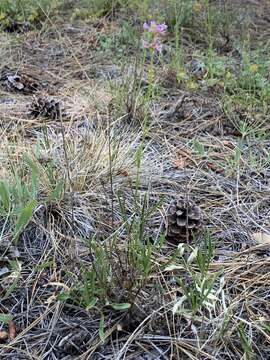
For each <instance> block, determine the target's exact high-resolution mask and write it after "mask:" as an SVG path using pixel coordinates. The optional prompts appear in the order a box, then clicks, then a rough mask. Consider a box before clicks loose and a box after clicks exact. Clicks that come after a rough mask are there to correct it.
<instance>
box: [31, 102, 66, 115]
mask: <svg viewBox="0 0 270 360" xmlns="http://www.w3.org/2000/svg"><path fill="white" fill-rule="evenodd" d="M30 112H31V115H32V116H33V117H35V118H36V117H38V116H44V117H47V118H50V119H53V120H57V119H59V118H60V114H61V104H60V101H59V100H56V99H52V98H46V97H38V98H35V99H34V100H33V102H32V104H31V106H30Z"/></svg>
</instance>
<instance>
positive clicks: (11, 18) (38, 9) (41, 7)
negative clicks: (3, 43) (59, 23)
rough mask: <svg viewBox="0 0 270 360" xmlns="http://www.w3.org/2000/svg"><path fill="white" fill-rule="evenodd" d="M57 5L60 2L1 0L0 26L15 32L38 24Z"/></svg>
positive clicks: (56, 0) (49, 0)
mask: <svg viewBox="0 0 270 360" xmlns="http://www.w3.org/2000/svg"><path fill="white" fill-rule="evenodd" d="M57 5H58V0H53V1H51V0H1V2H0V26H1V27H3V28H4V29H7V30H10V31H13V30H18V29H19V28H20V26H22V27H23V26H25V25H26V24H28V26H31V25H34V24H37V23H38V22H40V21H42V20H43V19H44V18H46V14H48V13H49V12H50V11H51V10H52V9H54V8H56V6H57Z"/></svg>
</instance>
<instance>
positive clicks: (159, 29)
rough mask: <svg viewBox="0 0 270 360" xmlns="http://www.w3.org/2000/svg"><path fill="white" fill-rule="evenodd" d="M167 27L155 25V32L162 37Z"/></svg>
mask: <svg viewBox="0 0 270 360" xmlns="http://www.w3.org/2000/svg"><path fill="white" fill-rule="evenodd" d="M167 28H168V26H167V25H166V24H157V26H156V32H157V33H159V34H161V35H164V34H165V33H166V30H167Z"/></svg>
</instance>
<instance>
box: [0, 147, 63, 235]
mask: <svg viewBox="0 0 270 360" xmlns="http://www.w3.org/2000/svg"><path fill="white" fill-rule="evenodd" d="M23 160H24V161H23V166H22V168H18V169H17V168H14V167H13V169H12V175H13V181H11V182H10V183H8V182H7V181H4V180H2V181H1V182H0V217H1V218H5V219H6V224H7V223H8V222H11V223H13V224H14V228H13V239H14V240H15V241H17V240H18V237H19V235H20V234H21V232H22V231H23V229H24V228H25V227H26V226H27V224H28V223H29V221H30V220H31V218H32V216H33V213H34V210H35V208H36V207H37V205H38V202H39V193H40V187H41V178H42V179H43V180H44V178H46V177H47V181H48V193H47V194H46V196H45V198H44V199H43V201H44V202H54V201H58V200H59V199H60V198H61V196H62V195H63V192H64V183H63V182H62V181H60V182H55V180H53V182H52V183H50V180H49V179H50V177H49V176H50V174H49V173H47V171H46V170H45V171H44V169H41V168H40V167H39V166H38V163H37V162H36V161H35V160H33V159H32V158H31V157H29V156H28V155H27V154H24V156H23Z"/></svg>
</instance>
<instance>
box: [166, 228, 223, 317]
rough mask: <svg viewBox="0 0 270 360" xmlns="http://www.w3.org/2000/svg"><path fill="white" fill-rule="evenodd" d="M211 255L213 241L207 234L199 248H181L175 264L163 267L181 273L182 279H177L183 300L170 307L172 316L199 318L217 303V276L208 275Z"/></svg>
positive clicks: (178, 277) (177, 277)
mask: <svg viewBox="0 0 270 360" xmlns="http://www.w3.org/2000/svg"><path fill="white" fill-rule="evenodd" d="M213 255H214V246H213V240H212V239H211V237H210V235H209V234H208V233H207V234H205V237H204V242H203V245H202V246H201V247H198V246H197V247H195V248H193V247H191V246H189V245H184V244H181V245H180V246H179V247H178V254H177V257H176V258H175V259H174V262H173V263H172V264H170V265H168V266H167V267H166V269H165V270H167V271H174V270H178V269H179V270H180V269H182V270H184V271H185V273H184V274H183V277H180V276H176V281H177V283H178V285H179V289H180V291H181V292H182V294H183V295H182V296H181V297H180V299H179V300H177V301H176V302H175V304H174V307H173V312H174V313H175V314H181V313H184V314H187V315H190V316H198V315H199V313H200V312H201V311H202V310H203V309H207V310H209V311H211V309H213V308H214V307H215V304H216V302H217V301H218V297H217V295H218V292H219V288H218V289H216V288H215V285H216V283H217V279H218V277H219V276H220V274H219V273H211V272H210V270H209V267H210V263H211V261H212V259H213Z"/></svg>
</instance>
